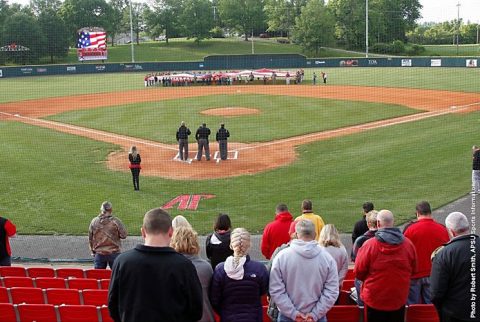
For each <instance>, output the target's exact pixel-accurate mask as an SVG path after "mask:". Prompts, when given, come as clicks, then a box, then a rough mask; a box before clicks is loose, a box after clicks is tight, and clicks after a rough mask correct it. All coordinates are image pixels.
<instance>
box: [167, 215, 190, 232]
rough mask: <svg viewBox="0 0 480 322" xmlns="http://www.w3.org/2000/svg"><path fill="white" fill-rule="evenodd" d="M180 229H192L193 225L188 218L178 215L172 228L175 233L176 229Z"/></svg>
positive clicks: (173, 220)
mask: <svg viewBox="0 0 480 322" xmlns="http://www.w3.org/2000/svg"><path fill="white" fill-rule="evenodd" d="M180 227H187V228H192V225H190V223H189V222H188V220H187V218H185V217H183V216H182V215H177V216H175V217H174V218H173V219H172V228H173V230H174V231H175V229H177V228H180Z"/></svg>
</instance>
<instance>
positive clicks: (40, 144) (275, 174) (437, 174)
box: [0, 113, 480, 235]
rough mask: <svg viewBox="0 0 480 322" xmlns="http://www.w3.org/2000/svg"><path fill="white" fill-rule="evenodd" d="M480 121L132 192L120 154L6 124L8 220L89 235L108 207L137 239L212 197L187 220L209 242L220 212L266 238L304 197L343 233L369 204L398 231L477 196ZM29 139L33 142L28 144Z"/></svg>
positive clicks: (352, 140) (411, 130)
mask: <svg viewBox="0 0 480 322" xmlns="http://www.w3.org/2000/svg"><path fill="white" fill-rule="evenodd" d="M479 123H480V113H472V114H460V115H448V116H442V117H438V118H435V119H428V120H423V121H418V122H414V123H409V124H403V125H397V126H392V127H388V128H383V129H377V130H373V131H368V132H364V133H361V134H356V135H350V136H346V137H342V138H336V139H330V140H327V141H322V142H316V143H313V144H309V145H306V146H302V147H300V148H299V149H298V153H299V159H298V161H297V162H295V163H294V164H292V165H291V166H289V167H282V168H278V169H276V170H273V171H268V172H264V173H261V174H258V175H255V176H243V177H236V178H228V179H218V180H207V181H192V182H188V183H186V182H184V181H174V180H165V179H161V178H154V177H150V178H146V177H142V178H141V187H142V191H141V192H140V193H135V192H133V190H132V189H131V182H130V180H131V178H130V173H128V172H112V171H109V170H107V169H106V167H105V165H104V161H105V159H106V155H107V154H108V152H109V151H113V150H116V149H117V147H115V146H113V145H110V144H104V143H99V142H95V141H91V140H88V139H84V138H80V137H76V136H72V135H68V134H63V133H57V132H54V131H50V130H47V129H42V128H37V127H33V126H29V125H24V124H20V123H13V122H0V134H1V136H2V138H3V142H4V144H3V152H4V155H6V156H8V162H5V163H4V164H3V166H2V167H1V169H0V175H1V177H2V179H3V180H2V181H3V183H4V184H3V185H1V186H0V193H1V195H3V196H8V197H6V198H3V200H2V203H1V204H0V213H2V215H5V216H7V217H9V218H11V219H12V220H13V221H14V222H15V223H17V225H18V227H19V231H20V233H22V234H28V233H37V234H38V233H68V234H83V235H84V234H85V233H86V231H87V227H88V223H89V221H90V219H91V218H92V217H93V216H95V215H96V214H97V212H98V208H99V205H100V204H101V202H102V201H103V200H106V199H108V200H110V201H112V202H113V204H114V209H115V212H116V213H117V214H118V215H119V216H120V217H121V218H122V220H123V221H124V222H125V223H126V225H127V227H128V229H129V230H130V231H131V232H132V233H134V234H136V233H138V230H139V226H140V224H141V218H142V215H143V213H144V212H145V211H146V210H148V209H150V208H153V207H156V206H161V205H162V204H164V203H165V202H167V201H168V200H170V199H172V198H173V197H175V196H177V195H179V194H196V193H199V192H202V193H211V194H215V195H216V196H217V197H216V198H214V199H210V200H207V201H202V202H201V203H200V207H199V209H198V211H196V212H189V211H185V212H180V211H178V210H172V211H171V212H172V214H173V215H177V214H183V215H184V216H186V217H187V218H188V220H190V221H191V222H192V224H193V225H194V227H195V228H197V229H198V230H199V232H201V233H206V232H208V231H210V229H211V223H212V221H213V218H214V217H215V215H216V214H217V213H218V212H221V211H223V212H227V213H229V214H230V215H231V217H232V221H233V224H234V226H237V227H238V226H244V227H247V228H248V229H249V230H250V231H252V232H260V231H261V229H262V228H263V226H264V225H265V224H266V223H267V222H268V221H270V220H271V219H272V218H273V213H274V207H275V205H276V204H277V203H279V202H286V203H287V204H288V205H289V206H290V207H291V209H292V212H293V213H294V214H298V210H299V207H300V203H301V201H302V199H304V198H311V199H312V200H313V204H314V208H315V210H316V212H318V213H319V214H322V215H323V216H324V219H325V221H326V222H328V223H334V224H335V225H337V226H338V227H339V228H340V230H342V231H344V232H347V231H351V228H352V225H353V222H354V221H355V220H356V219H357V218H358V217H359V212H360V207H361V204H362V203H363V202H364V201H366V200H371V201H373V202H374V203H375V205H376V206H377V208H388V209H391V210H392V211H393V212H394V213H395V215H396V218H397V219H398V223H400V222H402V221H405V220H407V219H409V218H412V216H413V211H414V205H415V203H416V202H417V201H419V200H424V199H425V200H429V201H430V202H431V203H432V205H433V207H434V208H437V207H439V206H441V205H443V204H445V203H448V202H449V201H452V200H454V199H456V198H458V197H460V196H462V195H464V194H466V193H467V192H468V191H469V188H470V163H471V156H470V147H471V146H472V144H473V143H476V142H478V141H480V134H479V132H478V131H477V129H478V126H479ZM25 133H28V134H29V135H28V137H27V136H25Z"/></svg>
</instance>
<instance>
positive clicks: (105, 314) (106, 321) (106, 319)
mask: <svg viewBox="0 0 480 322" xmlns="http://www.w3.org/2000/svg"><path fill="white" fill-rule="evenodd" d="M100 313H101V315H102V321H103V322H114V321H113V319H112V317H111V316H110V312H109V311H108V307H107V306H102V307H100Z"/></svg>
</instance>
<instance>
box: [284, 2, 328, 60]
mask: <svg viewBox="0 0 480 322" xmlns="http://www.w3.org/2000/svg"><path fill="white" fill-rule="evenodd" d="M334 32H335V21H334V19H333V16H332V14H331V13H330V12H329V11H328V10H327V8H326V6H325V2H324V0H310V1H309V2H308V3H307V5H306V6H305V7H304V8H302V12H301V14H300V16H299V17H298V18H297V19H295V28H294V30H293V37H294V39H295V40H296V41H297V42H298V43H299V44H300V45H301V46H302V47H303V49H304V50H305V51H310V52H315V54H316V55H318V53H319V50H320V48H321V47H322V46H326V45H329V44H331V43H332V42H333V40H334Z"/></svg>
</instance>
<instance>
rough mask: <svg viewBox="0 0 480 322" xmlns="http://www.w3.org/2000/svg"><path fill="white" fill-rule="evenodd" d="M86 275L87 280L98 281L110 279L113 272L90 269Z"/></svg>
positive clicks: (86, 271)
mask: <svg viewBox="0 0 480 322" xmlns="http://www.w3.org/2000/svg"><path fill="white" fill-rule="evenodd" d="M85 274H86V277H87V278H96V279H97V280H101V279H110V277H111V276H112V271H111V270H109V269H95V268H90V269H87V270H85Z"/></svg>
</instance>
